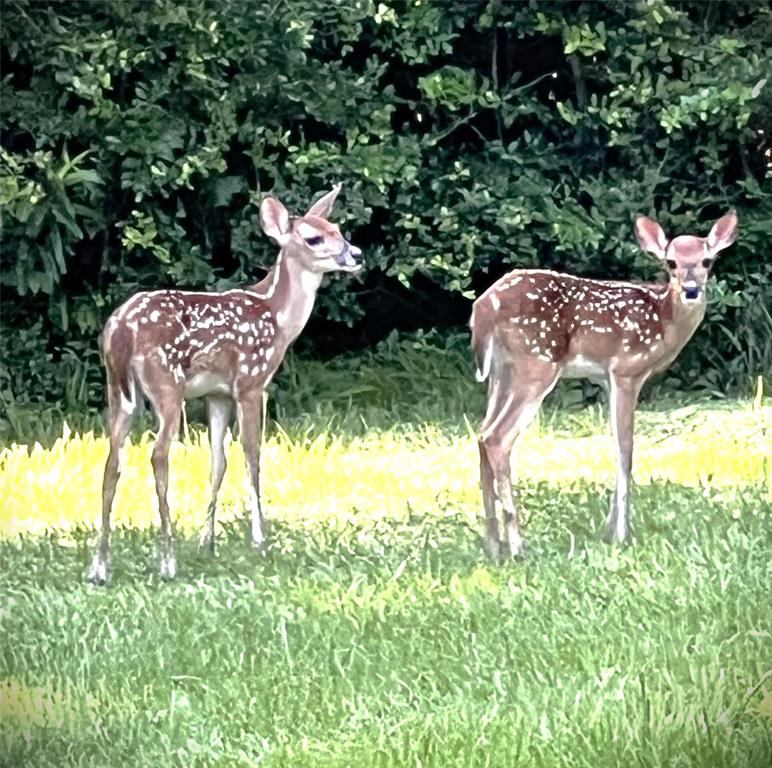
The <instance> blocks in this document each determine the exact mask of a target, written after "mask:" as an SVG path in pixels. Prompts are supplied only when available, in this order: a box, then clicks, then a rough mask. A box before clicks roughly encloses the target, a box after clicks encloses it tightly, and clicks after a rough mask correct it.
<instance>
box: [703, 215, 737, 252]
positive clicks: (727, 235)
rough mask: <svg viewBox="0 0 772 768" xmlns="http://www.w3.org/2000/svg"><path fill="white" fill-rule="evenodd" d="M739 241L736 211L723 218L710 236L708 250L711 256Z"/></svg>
mask: <svg viewBox="0 0 772 768" xmlns="http://www.w3.org/2000/svg"><path fill="white" fill-rule="evenodd" d="M735 240H737V214H736V213H735V211H734V210H731V211H729V213H727V214H725V215H724V216H722V217H721V218H720V219H719V220H718V221H717V222H716V223H715V224H714V225H713V229H711V230H710V233H709V234H708V249H709V250H710V253H711V255H712V256H713V255H715V254H717V253H718V252H719V251H723V250H724V248H728V247H729V246H730V245H731V244H732V243H733V242H734V241H735Z"/></svg>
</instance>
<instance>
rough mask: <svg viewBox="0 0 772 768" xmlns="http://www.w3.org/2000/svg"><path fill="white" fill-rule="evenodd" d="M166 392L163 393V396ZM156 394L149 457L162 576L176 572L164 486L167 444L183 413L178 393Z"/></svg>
mask: <svg viewBox="0 0 772 768" xmlns="http://www.w3.org/2000/svg"><path fill="white" fill-rule="evenodd" d="M164 394H165V396H164ZM164 394H161V395H160V396H159V397H158V398H157V402H156V403H154V405H155V406H156V412H157V414H158V421H159V427H158V437H157V439H156V443H155V446H154V447H153V455H152V457H151V461H152V464H153V474H154V475H155V489H156V494H157V496H158V514H159V515H160V517H161V548H162V551H161V578H162V579H166V580H168V579H173V578H174V577H175V576H176V575H177V561H176V559H175V557H174V549H173V543H172V523H171V518H170V516H169V502H168V499H167V490H168V483H169V448H170V447H171V443H172V440H173V439H174V438H175V436H176V435H177V431H178V429H179V426H180V417H181V415H182V397H181V395H180V394H179V393H177V392H174V393H164Z"/></svg>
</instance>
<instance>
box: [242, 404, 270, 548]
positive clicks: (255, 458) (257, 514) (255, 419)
mask: <svg viewBox="0 0 772 768" xmlns="http://www.w3.org/2000/svg"><path fill="white" fill-rule="evenodd" d="M264 406H265V403H264V397H263V393H262V392H256V393H253V394H250V395H249V396H248V397H245V398H243V399H242V400H241V401H240V402H239V408H238V417H239V432H240V433H241V443H242V445H243V446H244V454H245V456H246V459H247V468H248V470H249V478H250V487H249V496H250V498H249V513H250V518H251V529H250V531H251V533H250V538H251V543H252V546H253V547H254V549H256V550H257V551H258V552H262V551H264V549H265V544H266V530H265V519H264V517H263V510H262V508H261V506H260V444H261V442H262V437H263V426H264V415H265V407H264Z"/></svg>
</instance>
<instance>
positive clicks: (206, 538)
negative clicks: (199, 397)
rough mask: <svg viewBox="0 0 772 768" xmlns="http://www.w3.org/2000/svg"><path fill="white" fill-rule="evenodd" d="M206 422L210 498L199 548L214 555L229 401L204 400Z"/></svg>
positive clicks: (224, 461) (227, 399) (216, 398)
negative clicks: (207, 425) (209, 468)
mask: <svg viewBox="0 0 772 768" xmlns="http://www.w3.org/2000/svg"><path fill="white" fill-rule="evenodd" d="M206 407H207V420H208V422H209V449H210V451H211V460H212V466H211V485H212V498H211V501H210V502H209V508H208V509H207V511H206V522H205V523H204V528H203V530H202V531H201V538H200V539H199V548H200V549H208V550H209V551H210V552H211V553H212V554H214V542H215V538H214V522H215V509H216V507H217V494H218V493H219V491H220V485H221V484H222V479H223V476H224V475H225V468H226V466H227V461H226V459H225V432H226V430H227V429H228V422H229V421H230V415H231V400H230V399H229V398H226V397H208V398H207V400H206Z"/></svg>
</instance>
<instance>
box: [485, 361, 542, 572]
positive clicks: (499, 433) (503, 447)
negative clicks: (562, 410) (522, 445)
mask: <svg viewBox="0 0 772 768" xmlns="http://www.w3.org/2000/svg"><path fill="white" fill-rule="evenodd" d="M556 381H557V372H556V370H555V367H554V366H550V369H548V370H547V371H545V376H544V378H540V379H535V380H533V379H532V380H531V381H527V382H518V385H517V386H518V392H510V394H509V395H508V397H507V398H506V400H505V401H504V404H503V405H502V406H501V408H500V409H499V410H498V413H497V415H496V417H495V418H494V419H493V420H492V421H491V423H490V424H489V425H486V426H485V427H484V429H483V432H482V435H481V438H480V443H481V454H482V453H483V452H484V453H485V454H486V458H487V462H488V465H489V467H490V470H489V471H490V473H491V475H492V476H493V490H494V493H495V496H496V498H498V501H499V502H500V503H501V506H502V514H503V520H504V532H505V535H506V543H507V547H508V549H509V555H510V557H517V556H518V555H519V554H520V553H521V552H522V549H523V537H522V534H521V532H520V525H519V522H518V515H517V507H518V503H517V499H516V493H515V492H514V490H513V488H512V478H511V463H510V462H511V456H512V448H513V447H514V444H515V441H516V440H517V438H518V437H519V436H520V434H521V433H522V432H523V431H524V430H525V429H526V427H527V426H528V425H529V424H530V423H531V421H532V420H533V417H534V416H535V415H536V413H537V412H538V410H539V408H540V407H541V403H542V400H543V399H544V398H545V397H546V395H547V394H548V393H549V392H550V390H551V389H552V387H553V386H554V385H555V382H556ZM486 512H487V510H486ZM494 519H495V511H494Z"/></svg>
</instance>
